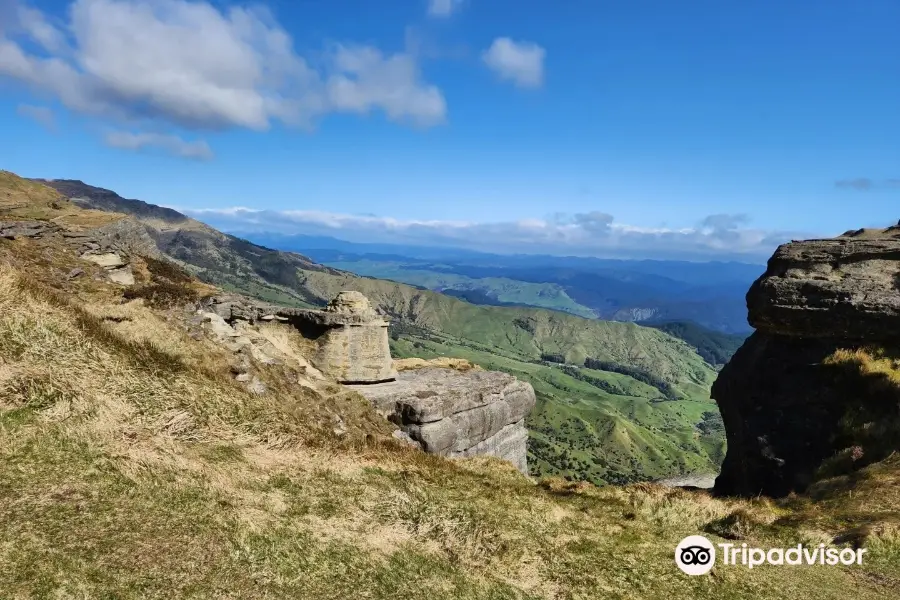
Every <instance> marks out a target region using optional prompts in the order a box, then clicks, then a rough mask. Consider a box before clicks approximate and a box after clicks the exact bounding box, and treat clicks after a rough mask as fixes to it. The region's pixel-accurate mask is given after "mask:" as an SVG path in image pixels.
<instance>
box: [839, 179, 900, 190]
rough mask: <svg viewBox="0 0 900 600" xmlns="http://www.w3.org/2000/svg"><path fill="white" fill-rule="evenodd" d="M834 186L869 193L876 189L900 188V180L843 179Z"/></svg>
mask: <svg viewBox="0 0 900 600" xmlns="http://www.w3.org/2000/svg"><path fill="white" fill-rule="evenodd" d="M834 186H835V187H838V188H841V189H845V190H856V191H858V192H868V191H869V190H874V189H883V188H900V179H897V178H889V179H881V180H877V179H870V178H868V177H856V178H854V179H841V180H838V181H835V182H834Z"/></svg>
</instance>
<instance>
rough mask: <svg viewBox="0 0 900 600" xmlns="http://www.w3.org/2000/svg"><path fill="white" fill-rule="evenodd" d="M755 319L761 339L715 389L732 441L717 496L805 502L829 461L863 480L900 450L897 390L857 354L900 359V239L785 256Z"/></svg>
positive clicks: (769, 275)
mask: <svg viewBox="0 0 900 600" xmlns="http://www.w3.org/2000/svg"><path fill="white" fill-rule="evenodd" d="M747 307H748V311H749V312H748V320H749V322H750V324H751V325H752V326H753V327H754V328H755V329H756V332H755V333H754V334H753V335H751V336H750V338H748V340H747V341H746V342H745V343H744V345H743V346H742V347H741V348H740V350H738V352H737V353H736V354H735V355H734V357H733V358H732V359H731V361H730V362H729V363H728V364H727V365H726V366H725V367H724V368H723V370H722V372H721V373H720V375H719V378H718V379H717V381H716V382H715V384H714V385H713V389H712V395H713V398H715V399H716V401H717V402H718V404H719V408H720V410H721V412H722V418H723V420H724V423H725V429H726V434H727V438H728V452H727V455H726V457H725V461H724V463H723V465H722V471H721V474H720V475H719V477H718V479H717V480H716V485H715V489H716V491H717V492H718V493H722V494H729V495H732V494H736V495H757V494H766V495H772V496H781V495H785V494H789V493H790V492H793V491H802V490H804V489H806V488H807V487H808V486H809V485H810V484H811V483H812V482H813V481H814V480H815V479H816V478H817V477H819V476H821V475H822V474H823V465H827V464H828V463H829V461H831V462H835V461H836V460H837V461H838V462H839V459H841V457H842V456H843V455H847V456H849V457H851V458H849V459H847V460H849V461H850V462H851V463H853V464H851V467H852V468H858V467H860V466H863V465H864V464H866V463H867V462H870V461H873V460H878V459H879V458H880V457H881V456H883V455H884V454H885V453H889V452H890V451H891V449H892V448H893V449H898V448H900V439H898V437H897V436H896V435H895V436H894V437H893V438H891V435H888V434H886V433H885V432H886V431H888V430H889V429H890V427H895V426H896V425H895V424H897V423H900V420H898V419H900V403H898V401H897V397H896V388H895V387H893V386H891V385H885V384H886V383H889V382H887V381H884V380H885V379H886V376H885V375H884V374H879V373H866V372H865V369H861V368H860V366H861V363H859V362H858V361H859V360H865V359H864V358H862V359H861V358H859V357H860V356H861V355H859V354H856V352H857V351H859V350H864V351H865V352H867V353H868V352H874V353H876V354H877V353H879V352H882V351H883V350H885V349H887V350H888V352H889V356H891V357H893V354H890V353H891V352H893V353H896V350H897V348H898V346H897V342H898V341H900V228H896V227H895V228H889V229H885V230H859V231H854V232H849V233H847V234H844V235H843V236H840V237H838V238H834V239H826V240H809V241H802V242H792V243H790V244H785V245H783V246H781V247H779V248H778V250H777V251H776V252H775V254H774V255H773V256H772V258H771V259H770V260H769V263H768V267H767V269H766V272H765V273H764V274H763V275H762V276H761V277H760V278H759V279H758V280H757V281H756V282H755V283H754V284H753V286H752V287H751V288H750V291H749V292H748V294H747ZM842 353H843V354H842ZM841 356H843V359H840V357H841ZM836 357H838V358H836ZM855 361H856V362H855ZM873 384H874V385H873ZM890 439H893V440H894V441H893V443H891V442H888V443H885V440H890Z"/></svg>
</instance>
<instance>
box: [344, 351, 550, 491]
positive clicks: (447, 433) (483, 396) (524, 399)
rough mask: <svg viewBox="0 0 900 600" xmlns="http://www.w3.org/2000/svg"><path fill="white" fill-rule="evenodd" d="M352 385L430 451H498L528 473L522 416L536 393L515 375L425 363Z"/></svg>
mask: <svg viewBox="0 0 900 600" xmlns="http://www.w3.org/2000/svg"><path fill="white" fill-rule="evenodd" d="M351 387H352V388H353V389H354V390H356V391H358V392H359V393H360V394H362V395H363V396H365V397H366V398H367V399H368V400H369V401H370V402H372V404H373V405H374V406H375V408H376V410H378V411H379V412H380V413H381V414H382V415H384V416H385V417H387V418H388V419H389V420H391V421H393V422H394V423H397V424H398V425H399V426H400V428H401V430H402V431H404V432H405V433H406V434H408V435H409V437H410V438H412V440H414V441H415V442H417V443H418V444H419V445H420V446H421V447H422V449H423V450H425V451H426V452H431V453H434V454H441V455H444V456H449V457H453V458H456V457H466V456H476V455H489V456H496V457H498V458H502V459H504V460H508V461H509V462H511V463H512V464H513V465H515V467H516V468H517V469H519V470H520V471H522V472H523V473H527V472H528V464H527V458H526V454H527V449H526V445H527V441H528V431H527V429H526V428H525V422H524V419H525V417H526V416H527V415H528V413H529V412H531V409H532V408H534V403H535V395H534V389H533V388H532V387H531V385H530V384H528V383H525V382H523V381H519V380H518V379H516V378H515V377H513V376H512V375H508V374H506V373H499V372H496V371H477V370H471V371H466V372H460V371H457V370H454V369H444V368H423V369H415V370H411V371H402V372H401V373H400V374H399V375H398V376H397V379H396V380H395V381H391V382H387V383H380V384H375V385H355V386H351Z"/></svg>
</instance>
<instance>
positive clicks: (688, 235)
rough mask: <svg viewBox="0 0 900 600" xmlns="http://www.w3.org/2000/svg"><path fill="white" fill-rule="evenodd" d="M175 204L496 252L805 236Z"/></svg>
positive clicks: (245, 220) (751, 255) (605, 218)
mask: <svg viewBox="0 0 900 600" xmlns="http://www.w3.org/2000/svg"><path fill="white" fill-rule="evenodd" d="M178 210H181V211H182V212H184V213H186V214H188V215H191V216H193V217H195V218H197V219H200V220H202V221H205V222H207V223H210V224H211V225H213V226H216V227H219V228H221V229H225V230H226V231H233V232H243V233H249V232H275V233H282V234H306V235H332V236H335V237H338V238H341V239H346V240H349V241H359V242H381V243H395V244H415V245H423V246H453V247H461V248H467V249H472V250H480V251H486V252H501V253H502V252H510V253H527V254H536V253H546V254H561V255H579V256H618V257H630V258H654V257H655V258H662V257H667V258H682V259H689V260H710V259H734V260H745V261H762V260H764V259H766V258H767V257H768V256H770V255H771V253H772V251H773V250H774V248H775V247H776V246H777V245H778V244H780V243H783V242H786V241H789V240H790V239H792V238H802V237H808V235H807V234H803V233H796V232H793V233H792V232H770V231H763V230H759V229H750V228H745V229H738V228H736V227H730V225H731V224H732V223H724V218H723V217H724V216H723V215H714V216H713V217H712V220H711V221H710V218H707V219H704V220H702V221H701V222H699V223H697V225H696V226H694V227H686V228H682V229H670V228H664V227H660V228H653V227H638V226H633V225H626V224H620V223H615V222H614V219H613V217H612V216H611V215H609V214H606V213H603V212H599V211H594V212H589V213H582V214H575V215H560V214H557V215H554V216H552V217H549V218H547V219H524V220H519V221H509V222H495V223H479V222H475V221H435V220H431V221H420V220H402V219H395V218H391V217H375V216H371V215H347V214H338V213H329V212H325V211H303V210H288V211H271V210H257V209H252V208H245V207H233V208H222V209H183V208H180V209H178ZM737 220H740V218H737ZM723 224H724V225H725V227H722V226H721V225H723Z"/></svg>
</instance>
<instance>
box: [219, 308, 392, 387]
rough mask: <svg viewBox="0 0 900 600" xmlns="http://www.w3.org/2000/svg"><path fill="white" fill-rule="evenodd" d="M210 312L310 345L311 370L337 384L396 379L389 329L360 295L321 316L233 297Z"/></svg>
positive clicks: (308, 311) (227, 319)
mask: <svg viewBox="0 0 900 600" xmlns="http://www.w3.org/2000/svg"><path fill="white" fill-rule="evenodd" d="M208 309H209V312H212V313H215V314H217V315H219V316H220V317H222V318H223V319H224V320H225V321H228V322H235V321H239V320H243V321H248V322H251V323H253V322H255V321H260V320H273V319H275V320H279V321H283V322H287V323H289V324H290V325H292V326H294V327H295V328H296V329H297V330H298V331H300V333H301V334H302V335H303V336H304V337H306V338H308V339H310V340H313V341H314V342H315V344H316V350H315V352H314V355H313V356H312V357H311V362H312V363H313V365H314V366H315V367H316V368H317V369H319V370H320V371H322V372H323V373H326V374H327V375H329V376H331V377H332V378H334V379H336V380H337V381H339V382H341V383H375V382H381V381H390V380H392V379H394V378H395V377H396V376H397V371H396V370H394V365H393V361H392V360H391V353H390V344H389V341H388V331H387V330H388V326H389V325H390V323H389V322H388V321H386V320H385V319H383V318H382V317H381V316H380V315H378V313H376V312H375V310H373V309H372V307H371V306H370V305H369V301H368V300H367V299H366V297H365V296H364V295H362V294H360V293H359V292H341V293H339V294H338V295H337V296H336V297H335V298H334V300H332V301H331V302H330V303H329V304H328V306H327V307H326V308H325V309H324V310H313V309H301V308H289V307H283V306H273V305H268V304H261V303H256V302H253V301H251V300H249V299H247V298H244V297H242V296H237V295H224V296H219V297H217V298H214V299H211V300H210V301H209V306H208Z"/></svg>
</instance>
